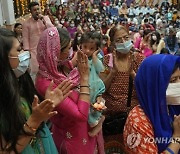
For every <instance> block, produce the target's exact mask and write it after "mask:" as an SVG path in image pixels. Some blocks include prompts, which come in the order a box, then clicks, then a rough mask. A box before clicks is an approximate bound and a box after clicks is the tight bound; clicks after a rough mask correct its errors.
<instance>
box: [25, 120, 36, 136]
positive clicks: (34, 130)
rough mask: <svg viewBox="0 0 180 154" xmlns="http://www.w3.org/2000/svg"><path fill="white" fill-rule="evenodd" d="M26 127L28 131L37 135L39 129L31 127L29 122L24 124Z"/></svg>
mask: <svg viewBox="0 0 180 154" xmlns="http://www.w3.org/2000/svg"><path fill="white" fill-rule="evenodd" d="M24 127H28V129H29V130H31V132H32V134H36V131H37V129H36V128H33V127H31V126H29V125H28V123H27V122H26V123H25V124H24Z"/></svg>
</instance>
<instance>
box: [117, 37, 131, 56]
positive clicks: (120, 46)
mask: <svg viewBox="0 0 180 154" xmlns="http://www.w3.org/2000/svg"><path fill="white" fill-rule="evenodd" d="M132 46H133V44H132V42H131V40H129V41H126V42H124V43H116V51H117V52H120V53H123V54H127V53H129V51H130V50H131V48H132Z"/></svg>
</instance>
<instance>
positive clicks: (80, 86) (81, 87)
mask: <svg viewBox="0 0 180 154" xmlns="http://www.w3.org/2000/svg"><path fill="white" fill-rule="evenodd" d="M83 87H84V88H89V86H81V85H80V88H83Z"/></svg>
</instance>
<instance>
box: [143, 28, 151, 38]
mask: <svg viewBox="0 0 180 154" xmlns="http://www.w3.org/2000/svg"><path fill="white" fill-rule="evenodd" d="M149 33H151V30H150V29H145V30H144V33H143V37H145V36H147V35H148V34H149Z"/></svg>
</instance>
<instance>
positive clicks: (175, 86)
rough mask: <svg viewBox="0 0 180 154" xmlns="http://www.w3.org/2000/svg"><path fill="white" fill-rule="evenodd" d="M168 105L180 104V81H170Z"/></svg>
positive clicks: (167, 91) (167, 97) (167, 96)
mask: <svg viewBox="0 0 180 154" xmlns="http://www.w3.org/2000/svg"><path fill="white" fill-rule="evenodd" d="M166 102H167V105H180V83H170V84H169V86H168V88H167V90H166Z"/></svg>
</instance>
